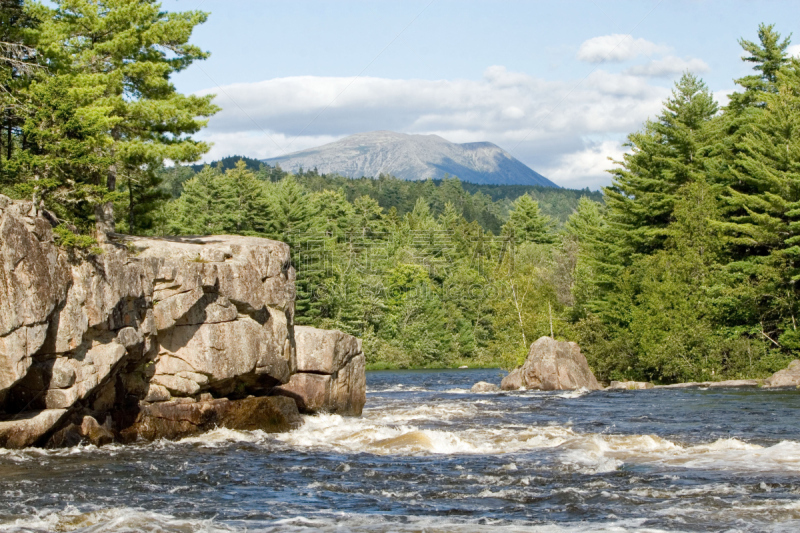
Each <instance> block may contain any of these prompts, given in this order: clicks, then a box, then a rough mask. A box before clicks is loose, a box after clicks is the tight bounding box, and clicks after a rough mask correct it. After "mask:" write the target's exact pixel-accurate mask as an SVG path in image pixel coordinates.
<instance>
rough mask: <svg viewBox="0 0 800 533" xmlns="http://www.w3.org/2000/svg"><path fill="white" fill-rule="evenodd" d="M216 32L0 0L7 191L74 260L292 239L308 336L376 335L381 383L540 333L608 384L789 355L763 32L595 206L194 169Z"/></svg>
mask: <svg viewBox="0 0 800 533" xmlns="http://www.w3.org/2000/svg"><path fill="white" fill-rule="evenodd" d="M206 17H207V14H206V13H202V12H197V11H192V12H182V13H172V12H167V11H163V10H162V9H161V6H160V4H159V3H158V2H156V1H155V0H103V1H97V0H57V1H54V2H52V3H48V4H47V5H44V4H40V3H37V2H27V3H25V4H23V3H22V2H20V1H17V0H2V2H0V31H2V36H1V37H0V39H2V40H0V87H2V91H0V106H2V112H1V113H0V132H1V133H2V135H0V192H2V193H3V194H8V195H10V196H13V197H15V198H28V199H32V200H33V201H34V205H35V206H36V207H37V208H39V207H44V208H46V209H48V210H49V211H51V212H52V213H54V215H55V217H56V218H57V219H58V220H57V222H58V223H59V225H58V228H57V235H58V238H59V239H60V240H61V243H62V245H63V246H69V247H74V248H86V249H87V250H86V251H85V252H83V253H91V251H90V250H88V249H89V248H90V247H91V244H92V238H91V230H92V227H93V225H94V222H95V217H96V213H97V212H98V211H97V209H98V207H101V208H104V209H108V208H109V207H113V210H114V213H115V215H116V217H115V218H116V227H117V230H118V231H120V232H129V233H137V234H150V235H159V234H211V233H239V234H247V235H257V236H263V237H269V238H274V239H279V240H283V241H286V242H288V243H289V244H290V245H291V246H292V248H293V258H294V259H293V260H294V262H295V266H296V268H297V272H298V300H297V314H296V321H297V323H313V324H315V325H317V326H320V327H331V328H340V329H342V330H344V331H347V332H350V333H353V334H356V335H358V336H360V337H362V338H363V339H364V341H365V348H366V350H365V351H366V352H367V354H368V357H369V362H370V364H371V365H372V366H373V367H380V366H393V367H430V366H450V365H455V364H465V363H466V364H473V365H478V364H480V365H497V364H501V365H503V366H506V367H511V366H514V365H516V364H518V363H519V362H520V361H521V360H522V359H523V358H524V356H525V354H526V352H527V349H528V346H529V345H530V343H531V342H532V341H533V340H535V339H536V338H537V337H538V336H540V335H550V334H553V335H555V336H556V337H559V338H564V339H568V340H574V341H577V342H579V343H580V344H581V346H582V348H583V350H584V352H585V353H586V354H587V357H588V359H589V361H590V364H591V365H592V367H593V369H594V370H595V373H596V374H597V375H598V377H599V378H600V379H605V380H609V379H646V380H652V381H657V382H674V381H685V380H700V379H702V380H706V379H718V378H724V377H730V378H734V377H757V376H762V375H766V374H767V373H769V372H772V371H774V370H776V369H778V368H781V367H783V366H785V364H786V363H787V362H788V361H789V360H790V359H792V358H794V357H796V356H797V353H798V351H799V350H800V333H798V330H797V314H798V288H797V280H798V277H800V136H799V135H798V128H800V61H798V60H797V59H796V58H791V57H789V56H788V55H787V53H786V50H787V48H788V46H789V39H788V38H782V37H781V36H780V35H779V34H778V33H777V31H775V28H774V27H773V26H769V25H761V26H760V27H759V29H758V39H757V41H753V42H751V41H748V40H741V41H740V44H741V46H742V48H743V50H744V51H745V55H744V57H743V59H744V61H746V62H748V63H750V64H752V66H753V68H754V73H753V74H752V75H750V76H745V77H744V78H741V79H739V80H737V83H738V85H739V89H738V90H737V91H736V92H734V93H733V94H732V95H730V101H729V102H728V103H727V104H726V105H724V106H722V107H720V105H719V104H718V103H717V102H715V100H714V98H713V96H712V95H711V93H710V91H709V90H708V88H707V86H706V85H705V84H704V82H703V81H702V80H701V79H699V78H697V77H696V76H694V75H692V74H691V73H686V74H685V75H684V76H682V77H681V79H680V80H679V81H678V82H677V83H676V84H675V87H674V89H673V91H672V95H671V96H670V97H669V98H668V99H667V100H666V101H665V102H664V106H663V109H662V110H661V112H660V113H659V115H658V116H656V117H654V118H653V119H652V120H649V121H647V122H646V123H645V124H644V125H643V127H642V128H641V129H640V130H639V131H637V132H634V133H632V134H631V135H629V137H628V140H627V147H628V152H627V154H626V155H625V156H624V158H623V160H622V161H619V162H617V165H616V167H615V169H614V170H612V178H613V181H612V184H611V185H610V186H609V187H607V188H605V189H604V190H603V193H602V198H600V197H598V196H597V195H592V194H590V193H588V192H586V191H572V192H569V191H559V190H557V189H553V190H538V189H528V190H512V189H504V188H491V187H485V186H484V187H483V188H481V187H480V186H473V185H470V184H462V183H461V182H459V181H458V180H457V179H455V178H451V179H446V180H443V181H441V182H432V181H426V182H415V183H409V182H403V181H401V180H396V179H393V178H391V177H389V176H382V177H378V178H377V179H374V180H373V179H369V178H363V179H360V180H349V179H347V178H342V177H339V176H323V175H320V174H319V173H317V172H315V171H313V170H311V171H303V172H297V173H295V174H294V175H290V174H288V173H285V172H283V171H282V170H281V169H279V168H273V167H267V166H264V165H261V164H260V163H259V164H257V165H256V164H254V163H253V162H248V161H246V160H239V159H240V158H236V159H235V160H229V161H225V162H223V164H220V165H216V166H205V167H202V168H192V167H191V166H185V165H181V164H180V163H190V162H193V161H197V160H198V159H199V158H200V157H201V155H202V154H203V153H205V152H206V151H207V150H208V146H207V145H206V144H204V143H203V142H200V141H196V140H194V139H192V137H191V135H192V134H194V133H196V132H197V131H199V130H200V129H201V128H202V127H203V126H204V124H205V121H206V120H207V119H208V117H210V116H212V115H213V114H214V113H215V112H216V111H217V108H216V107H214V105H213V104H212V103H211V97H210V96H205V97H196V96H186V95H182V94H180V93H178V92H177V91H176V90H175V88H174V86H173V85H172V84H171V82H170V76H171V75H172V74H174V73H175V72H178V71H180V70H182V69H184V68H186V67H187V66H189V65H190V64H192V63H193V62H194V61H197V60H202V59H204V58H205V57H207V55H208V54H207V52H204V51H202V50H200V49H199V48H197V47H196V46H194V45H192V44H190V42H189V41H190V38H191V33H192V30H193V28H194V27H195V26H196V25H197V24H200V23H202V22H203V21H205V20H206ZM165 161H171V162H173V163H175V165H174V166H172V167H169V168H167V167H165V165H164V163H165ZM598 200H601V201H598Z"/></svg>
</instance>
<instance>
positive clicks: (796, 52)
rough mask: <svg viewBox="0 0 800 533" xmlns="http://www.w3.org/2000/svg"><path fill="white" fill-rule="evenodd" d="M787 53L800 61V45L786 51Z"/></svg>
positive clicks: (794, 45)
mask: <svg viewBox="0 0 800 533" xmlns="http://www.w3.org/2000/svg"><path fill="white" fill-rule="evenodd" d="M786 53H787V54H788V55H789V57H796V58H799V59H800V44H793V45H792V46H790V47H788V48H787V49H786Z"/></svg>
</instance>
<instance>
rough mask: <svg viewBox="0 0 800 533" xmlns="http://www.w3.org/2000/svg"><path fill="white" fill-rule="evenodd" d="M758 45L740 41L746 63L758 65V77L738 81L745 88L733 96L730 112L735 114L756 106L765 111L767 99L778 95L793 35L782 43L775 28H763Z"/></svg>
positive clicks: (754, 67)
mask: <svg viewBox="0 0 800 533" xmlns="http://www.w3.org/2000/svg"><path fill="white" fill-rule="evenodd" d="M758 41H759V42H758V43H755V42H753V41H748V40H746V39H739V45H740V46H741V47H742V49H743V50H744V52H745V54H746V55H745V56H743V57H742V61H745V62H747V63H754V65H753V70H755V71H756V72H758V74H751V75H750V76H745V77H743V78H739V79H738V80H736V83H737V84H738V85H740V86H742V87H743V88H744V92H740V93H734V94H732V95H731V101H730V104H729V105H728V107H729V109H730V110H731V111H733V112H734V113H735V114H739V113H741V112H742V111H743V110H744V109H746V108H748V107H752V106H756V107H764V105H765V102H764V99H763V95H764V94H765V93H775V92H777V90H778V72H780V70H781V69H782V68H783V66H784V65H785V64H786V63H787V62H788V61H789V58H788V56H787V54H786V49H787V48H788V47H789V43H790V41H791V35H789V37H786V38H784V39H781V35H780V34H779V33H778V32H776V31H775V25H774V24H763V23H762V24H759V26H758Z"/></svg>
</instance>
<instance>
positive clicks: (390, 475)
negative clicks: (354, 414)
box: [0, 370, 800, 533]
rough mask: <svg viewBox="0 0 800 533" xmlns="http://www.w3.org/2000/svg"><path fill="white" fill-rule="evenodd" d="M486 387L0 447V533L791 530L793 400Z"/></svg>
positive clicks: (794, 510) (718, 393)
mask: <svg viewBox="0 0 800 533" xmlns="http://www.w3.org/2000/svg"><path fill="white" fill-rule="evenodd" d="M500 377H501V373H500V372H499V371H496V370H480V371H478V370H459V371H436V372H373V373H368V377H367V382H368V394H367V409H366V410H365V413H364V416H363V417H361V418H342V417H340V416H336V415H320V416H315V417H308V418H306V422H305V424H304V425H303V426H302V427H301V428H300V429H298V430H296V431H293V432H291V433H286V434H280V435H267V434H265V433H262V432H258V431H255V432H237V431H229V430H224V429H223V430H216V431H213V432H211V433H208V434H205V435H203V436H200V437H196V438H190V439H185V440H183V441H180V442H177V443H172V442H165V441H161V442H156V443H151V444H146V445H138V446H127V447H123V446H108V447H104V448H99V449H98V448H94V447H80V448H71V449H66V450H57V451H43V450H33V449H29V450H22V451H7V450H0V530H4V531H86V532H100V531H136V532H141V531H147V532H164V531H168V532H194V531H245V530H246V531H266V532H279V531H280V532H284V531H286V532H295V531H297V532H301V531H302V532H307V531H331V532H333V531H336V532H346V531H358V532H370V533H372V532H389V531H401V532H428V533H434V532H435V533H439V532H457V533H467V532H470V533H472V532H498V531H504V532H505V531H508V532H557V533H560V532H584V531H606V532H627V531H643V532H660V531H730V532H733V531H754V532H755V531H775V532H783V531H786V532H790V531H792V532H794V531H799V530H800V484H798V481H800V423H798V416H797V415H798V409H800V394H798V393H797V392H794V391H757V390H751V391H738V390H718V389H717V390H649V391H613V392H602V391H601V392H593V393H587V392H585V391H578V392H550V393H543V392H533V391H527V392H526V391H521V392H511V393H480V394H473V393H470V392H469V387H470V386H471V385H472V384H473V383H475V382H476V381H480V380H486V381H490V382H494V383H499V381H500Z"/></svg>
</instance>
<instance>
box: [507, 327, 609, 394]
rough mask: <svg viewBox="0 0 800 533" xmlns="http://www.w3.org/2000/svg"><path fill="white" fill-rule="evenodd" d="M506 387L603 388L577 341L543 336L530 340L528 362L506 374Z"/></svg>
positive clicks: (515, 388) (514, 388) (508, 388)
mask: <svg viewBox="0 0 800 533" xmlns="http://www.w3.org/2000/svg"><path fill="white" fill-rule="evenodd" d="M500 387H501V388H502V389H503V390H517V389H519V388H521V387H525V388H526V389H538V390H545V391H548V390H576V389H588V390H600V389H602V387H601V386H600V384H599V383H598V382H597V379H596V378H595V377H594V374H592V371H591V369H590V368H589V364H588V363H587V362H586V357H584V355H583V354H582V353H581V349H580V348H579V347H578V345H577V344H575V343H574V342H560V341H557V340H555V339H552V338H550V337H541V338H540V339H539V340H537V341H536V342H534V343H533V344H531V348H530V351H529V352H528V357H527V359H525V363H524V364H523V365H522V366H521V367H520V368H517V369H516V370H514V371H512V372H511V373H510V374H509V375H507V376H506V377H505V378H503V381H502V383H501V384H500Z"/></svg>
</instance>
